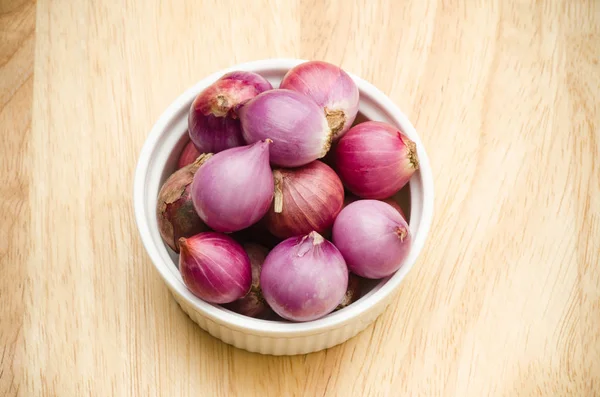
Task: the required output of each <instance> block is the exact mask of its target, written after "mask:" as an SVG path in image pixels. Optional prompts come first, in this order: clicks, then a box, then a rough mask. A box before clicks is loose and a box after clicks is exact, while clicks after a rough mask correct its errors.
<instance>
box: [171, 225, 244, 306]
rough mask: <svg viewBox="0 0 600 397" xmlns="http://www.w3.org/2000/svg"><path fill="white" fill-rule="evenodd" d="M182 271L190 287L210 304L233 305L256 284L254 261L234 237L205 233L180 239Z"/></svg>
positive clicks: (184, 279) (180, 267) (182, 275)
mask: <svg viewBox="0 0 600 397" xmlns="http://www.w3.org/2000/svg"><path fill="white" fill-rule="evenodd" d="M179 246H180V249H181V254H180V255H179V271H180V272H181V277H182V278H183V282H184V283H185V285H186V287H187V288H188V289H189V290H190V291H191V292H192V293H193V294H194V295H196V296H197V297H199V298H200V299H202V300H205V301H206V302H210V303H229V302H233V301H235V300H236V299H240V298H242V297H243V296H245V295H246V294H247V293H248V291H249V290H250V286H251V283H252V271H251V267H250V259H249V258H248V255H247V254H246V252H245V251H244V249H243V248H242V246H241V245H240V244H238V243H237V242H236V241H235V240H234V239H232V238H231V237H229V236H227V235H225V234H222V233H215V232H204V233H200V234H197V235H195V236H192V237H189V238H187V239H186V238H181V239H179Z"/></svg>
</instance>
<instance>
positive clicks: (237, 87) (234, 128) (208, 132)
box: [188, 71, 273, 153]
mask: <svg viewBox="0 0 600 397" xmlns="http://www.w3.org/2000/svg"><path fill="white" fill-rule="evenodd" d="M272 88H273V87H272V86H271V83H269V82H268V81H267V80H266V79H265V78H263V77H262V76H260V75H258V74H256V73H252V72H243V71H239V72H231V73H228V74H226V75H224V76H222V77H221V78H220V79H218V80H217V81H215V82H214V83H213V84H211V85H210V86H208V87H207V88H206V89H205V90H204V91H202V92H201V93H200V94H198V96H197V97H196V98H195V99H194V101H193V103H192V105H191V107H190V111H189V115H188V129H189V136H190V139H191V140H192V142H193V143H194V145H195V146H196V148H197V149H198V151H200V152H211V153H218V152H221V151H223V150H226V149H230V148H233V147H237V146H242V145H244V144H245V141H244V138H243V136H242V131H241V126H240V120H239V119H238V116H237V114H236V108H237V107H238V106H240V105H241V104H243V103H244V102H246V101H247V100H249V99H251V98H254V97H255V96H256V95H258V94H260V93H261V92H264V91H267V90H270V89H272Z"/></svg>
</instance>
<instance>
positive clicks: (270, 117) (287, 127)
mask: <svg viewBox="0 0 600 397" xmlns="http://www.w3.org/2000/svg"><path fill="white" fill-rule="evenodd" d="M238 114H239V116H240V121H241V122H242V131H243V134H244V138H245V139H246V142H248V143H252V142H257V141H260V140H262V139H267V138H270V139H272V140H273V145H271V149H270V151H271V156H270V159H271V163H273V164H276V165H279V166H282V167H299V166H301V165H304V164H308V163H310V162H311V161H313V160H316V159H318V158H321V157H323V156H325V155H326V154H327V152H328V151H329V148H330V147H331V129H330V128H329V126H328V125H327V119H325V115H324V114H323V112H322V110H321V109H320V108H319V106H318V105H317V104H316V103H315V102H314V101H313V100H312V99H310V98H309V97H307V96H305V95H302V94H299V93H297V92H295V91H290V90H271V91H266V92H263V93H262V94H260V95H258V96H256V97H255V98H253V99H251V100H249V101H248V102H247V103H246V104H245V105H243V106H242V107H241V108H240V109H239V110H238Z"/></svg>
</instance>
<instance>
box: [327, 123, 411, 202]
mask: <svg viewBox="0 0 600 397" xmlns="http://www.w3.org/2000/svg"><path fill="white" fill-rule="evenodd" d="M335 163H336V169H337V171H338V174H339V176H340V178H341V179H342V182H344V185H346V187H347V188H348V190H350V191H351V192H352V193H354V194H356V195H357V196H360V197H362V198H372V199H384V198H388V197H390V196H392V195H394V194H395V193H396V192H397V191H398V190H400V189H401V188H402V187H403V186H404V185H406V183H408V181H409V179H410V177H411V176H412V175H413V173H414V172H415V170H417V169H418V168H419V160H418V158H417V148H416V145H415V143H414V142H413V141H411V140H410V139H408V138H407V137H406V136H405V135H404V134H402V132H400V131H399V130H398V129H397V128H395V127H393V126H391V125H389V124H386V123H381V122H378V121H367V122H364V123H361V124H358V125H356V126H354V127H352V128H351V129H350V131H348V133H347V134H346V135H344V137H343V138H342V139H340V141H339V142H338V144H337V145H336V148H335Z"/></svg>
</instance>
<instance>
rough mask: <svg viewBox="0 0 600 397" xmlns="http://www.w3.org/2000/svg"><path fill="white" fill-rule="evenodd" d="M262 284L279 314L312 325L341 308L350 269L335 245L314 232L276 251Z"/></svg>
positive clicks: (269, 258)
mask: <svg viewBox="0 0 600 397" xmlns="http://www.w3.org/2000/svg"><path fill="white" fill-rule="evenodd" d="M260 283H261V286H262V290H263V295H264V297H265V299H266V300H267V303H268V304H269V306H271V308H272V309H273V310H274V311H275V312H276V313H277V314H279V315H280V316H281V317H283V318H285V319H288V320H292V321H310V320H315V319H317V318H320V317H323V316H324V315H326V314H328V313H330V312H331V311H333V310H334V309H335V308H336V306H337V305H339V304H340V302H341V301H342V299H343V298H344V294H345V293H346V289H347V287H348V268H347V267H346V263H345V262H344V258H343V257H342V254H340V252H339V251H338V249H337V248H336V247H335V246H334V245H333V244H332V243H330V242H329V241H327V240H325V239H324V238H323V237H322V236H321V235H320V234H318V233H317V232H310V233H309V234H308V235H306V236H300V237H291V238H289V239H287V240H284V241H283V242H282V243H280V244H279V245H277V246H276V247H275V248H273V250H272V251H271V252H270V253H269V255H267V258H266V259H265V262H264V263H263V267H262V272H261V275H260Z"/></svg>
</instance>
